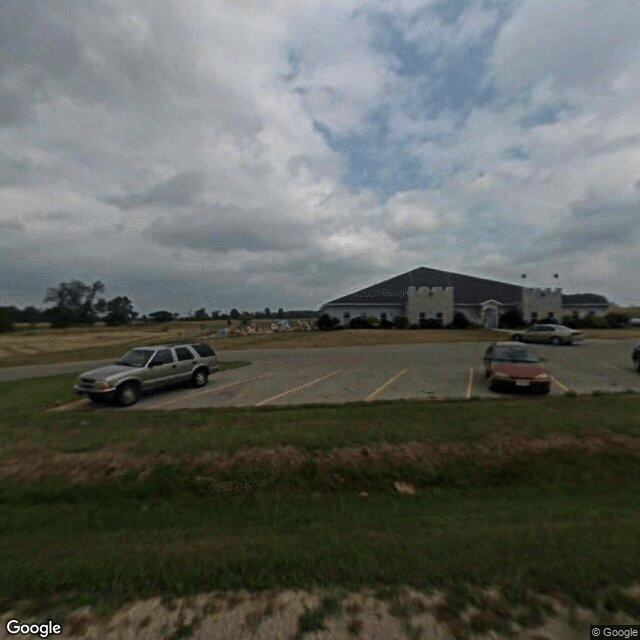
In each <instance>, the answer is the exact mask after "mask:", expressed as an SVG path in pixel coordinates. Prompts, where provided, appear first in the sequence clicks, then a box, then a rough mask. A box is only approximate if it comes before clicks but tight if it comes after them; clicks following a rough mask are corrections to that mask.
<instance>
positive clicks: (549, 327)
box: [511, 324, 584, 344]
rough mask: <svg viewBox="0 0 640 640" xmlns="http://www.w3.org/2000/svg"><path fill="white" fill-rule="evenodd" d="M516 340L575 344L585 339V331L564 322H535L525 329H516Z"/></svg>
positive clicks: (514, 333) (514, 338) (513, 336)
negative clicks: (565, 324)
mask: <svg viewBox="0 0 640 640" xmlns="http://www.w3.org/2000/svg"><path fill="white" fill-rule="evenodd" d="M511 339H512V340H514V341H515V342H549V343H550V344H574V343H575V342H580V341H582V340H584V333H583V332H582V331H576V330H575V329H570V328H569V327H565V326H564V325H563V324H534V325H533V326H531V327H529V328H528V329H526V330H525V331H514V332H513V333H512V334H511Z"/></svg>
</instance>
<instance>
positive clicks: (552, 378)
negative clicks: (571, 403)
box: [551, 376, 573, 391]
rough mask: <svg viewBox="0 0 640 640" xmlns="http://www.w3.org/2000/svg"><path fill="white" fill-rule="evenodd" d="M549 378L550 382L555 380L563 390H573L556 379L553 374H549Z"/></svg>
mask: <svg viewBox="0 0 640 640" xmlns="http://www.w3.org/2000/svg"><path fill="white" fill-rule="evenodd" d="M551 380H552V382H555V383H556V384H557V385H558V386H559V387H560V388H561V389H562V390H563V391H573V389H570V388H569V387H567V386H566V385H564V384H562V382H560V380H558V378H556V377H555V376H551Z"/></svg>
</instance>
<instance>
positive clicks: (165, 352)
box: [149, 349, 173, 365]
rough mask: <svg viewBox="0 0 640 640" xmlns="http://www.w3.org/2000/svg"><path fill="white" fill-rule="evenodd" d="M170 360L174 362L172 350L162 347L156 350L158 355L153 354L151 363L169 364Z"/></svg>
mask: <svg viewBox="0 0 640 640" xmlns="http://www.w3.org/2000/svg"><path fill="white" fill-rule="evenodd" d="M170 362H173V356H172V355H171V351H170V350H169V349H160V350H159V351H157V352H156V355H155V356H153V360H151V362H150V363H149V364H150V365H151V364H154V365H158V364H169V363H170Z"/></svg>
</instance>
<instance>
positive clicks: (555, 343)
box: [551, 336, 562, 347]
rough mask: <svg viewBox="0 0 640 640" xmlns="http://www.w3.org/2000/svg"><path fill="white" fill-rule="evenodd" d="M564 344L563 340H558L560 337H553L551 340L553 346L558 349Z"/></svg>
mask: <svg viewBox="0 0 640 640" xmlns="http://www.w3.org/2000/svg"><path fill="white" fill-rule="evenodd" d="M561 342H562V340H560V338H558V336H553V338H551V344H553V345H555V346H556V347H557V346H558V345H559V344H560V343H561Z"/></svg>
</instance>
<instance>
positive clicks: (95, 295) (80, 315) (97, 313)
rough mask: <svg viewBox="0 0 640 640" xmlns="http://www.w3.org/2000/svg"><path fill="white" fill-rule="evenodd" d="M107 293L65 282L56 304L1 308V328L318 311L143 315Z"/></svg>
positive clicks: (50, 294) (49, 296)
mask: <svg viewBox="0 0 640 640" xmlns="http://www.w3.org/2000/svg"><path fill="white" fill-rule="evenodd" d="M104 292H105V285H104V283H102V282H101V281H99V280H98V281H96V282H94V283H93V284H91V285H87V284H85V283H83V282H81V281H80V280H72V281H71V282H61V283H60V284H59V285H58V286H57V287H51V288H49V289H48V290H47V293H46V295H45V297H44V303H45V304H46V303H53V306H52V307H50V308H47V309H38V308H37V307H34V306H28V307H25V308H24V309H19V308H18V307H16V306H10V307H0V331H10V330H12V329H13V328H14V324H15V323H36V322H48V323H50V325H51V327H53V328H62V327H69V326H72V325H92V324H94V323H96V322H104V323H106V324H107V325H109V326H118V325H125V324H130V323H131V322H133V321H134V320H139V321H143V322H171V321H174V320H181V321H187V320H229V321H231V320H241V321H244V322H246V321H247V320H249V321H250V320H253V319H256V320H261V319H271V318H273V319H279V318H315V317H317V315H318V314H317V312H316V311H311V310H306V309H303V310H291V311H285V310H284V309H282V308H280V309H278V310H277V311H275V312H272V311H271V310H270V309H269V307H266V308H265V309H264V310H262V311H253V312H249V311H242V312H240V311H238V309H235V308H234V309H231V311H230V312H229V313H228V314H227V313H222V312H221V311H220V310H216V311H212V312H211V313H210V314H209V313H207V310H206V309H205V308H204V307H202V308H200V309H198V310H197V311H195V312H192V311H191V310H190V311H189V313H188V315H187V316H186V317H181V316H180V314H179V313H172V312H171V311H167V310H164V309H163V310H160V311H154V312H152V313H149V314H145V315H142V316H140V314H139V313H138V312H137V311H135V310H134V308H133V302H132V301H131V300H130V299H129V298H128V297H127V296H116V297H114V298H112V299H111V300H107V299H106V298H104V297H99V296H101V295H102V294H104Z"/></svg>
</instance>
